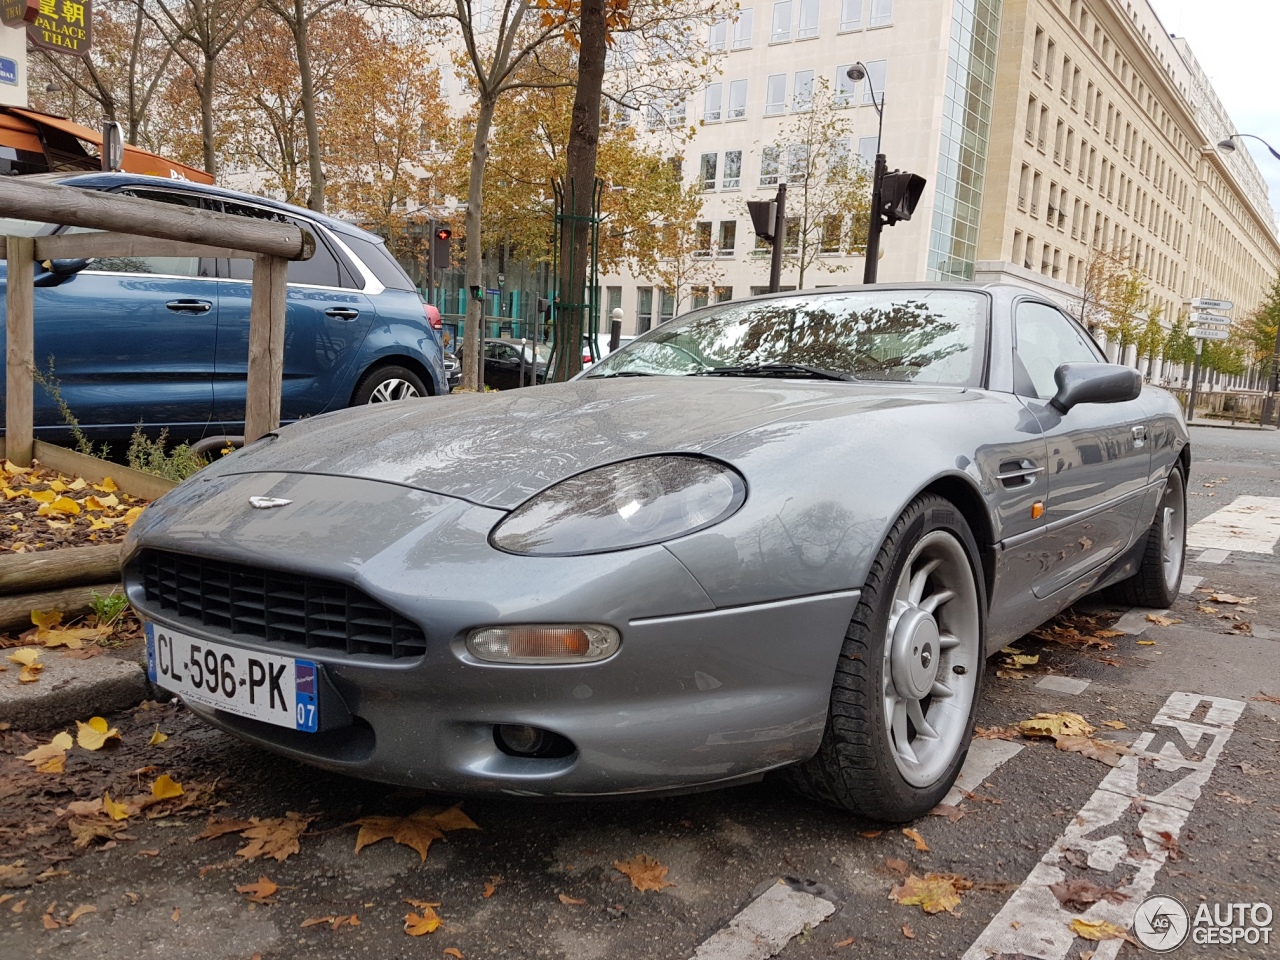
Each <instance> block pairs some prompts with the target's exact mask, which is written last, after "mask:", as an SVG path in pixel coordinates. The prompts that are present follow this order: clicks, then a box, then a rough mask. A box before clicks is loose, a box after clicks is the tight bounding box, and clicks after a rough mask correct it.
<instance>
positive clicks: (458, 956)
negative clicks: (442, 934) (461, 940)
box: [444, 947, 463, 960]
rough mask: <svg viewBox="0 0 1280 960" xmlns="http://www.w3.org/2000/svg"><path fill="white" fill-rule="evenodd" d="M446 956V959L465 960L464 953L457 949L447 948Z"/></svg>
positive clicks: (445, 949) (445, 950)
mask: <svg viewBox="0 0 1280 960" xmlns="http://www.w3.org/2000/svg"><path fill="white" fill-rule="evenodd" d="M444 955H445V956H446V957H453V958H454V960H463V956H462V951H461V950H459V949H458V948H457V947H445V948H444Z"/></svg>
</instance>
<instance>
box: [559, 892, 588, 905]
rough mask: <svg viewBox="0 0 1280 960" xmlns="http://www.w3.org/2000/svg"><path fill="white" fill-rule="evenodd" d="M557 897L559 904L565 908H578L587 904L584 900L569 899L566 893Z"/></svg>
mask: <svg viewBox="0 0 1280 960" xmlns="http://www.w3.org/2000/svg"><path fill="white" fill-rule="evenodd" d="M559 896H560V902H561V903H563V904H564V905H565V906H567V907H580V906H582V905H583V904H584V903H586V902H587V901H585V900H579V899H578V898H577V897H571V896H569V895H568V894H567V893H562V894H560V895H559Z"/></svg>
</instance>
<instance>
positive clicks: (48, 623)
mask: <svg viewBox="0 0 1280 960" xmlns="http://www.w3.org/2000/svg"><path fill="white" fill-rule="evenodd" d="M31 622H32V623H34V624H35V625H36V626H37V627H38V628H39V629H41V630H49V629H51V628H52V627H56V626H57V625H58V624H60V623H61V622H62V612H61V611H60V610H32V611H31Z"/></svg>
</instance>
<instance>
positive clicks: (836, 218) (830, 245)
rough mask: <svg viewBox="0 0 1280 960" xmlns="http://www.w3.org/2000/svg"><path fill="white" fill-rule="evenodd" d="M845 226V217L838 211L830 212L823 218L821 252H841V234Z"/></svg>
mask: <svg viewBox="0 0 1280 960" xmlns="http://www.w3.org/2000/svg"><path fill="white" fill-rule="evenodd" d="M843 227H844V218H843V217H841V216H840V215H839V214H838V213H832V214H828V215H827V216H825V217H824V218H823V219H822V245H821V246H820V247H819V251H820V252H821V253H839V252H840V234H841V232H842V230H843Z"/></svg>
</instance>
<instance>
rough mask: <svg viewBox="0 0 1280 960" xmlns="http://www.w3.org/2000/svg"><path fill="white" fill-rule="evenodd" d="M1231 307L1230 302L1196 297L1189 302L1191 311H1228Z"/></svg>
mask: <svg viewBox="0 0 1280 960" xmlns="http://www.w3.org/2000/svg"><path fill="white" fill-rule="evenodd" d="M1232 306H1233V304H1232V302H1231V301H1230V300H1210V299H1208V298H1207V297H1196V298H1195V299H1194V300H1192V301H1191V309H1192V310H1230V309H1231V308H1232Z"/></svg>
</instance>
